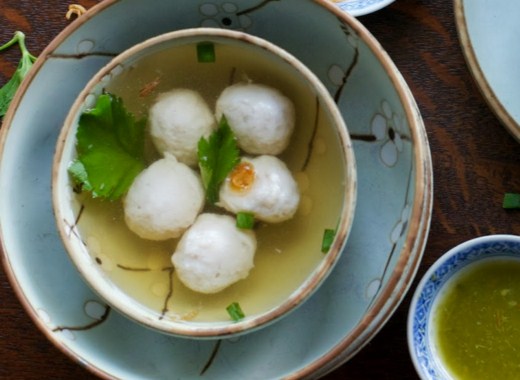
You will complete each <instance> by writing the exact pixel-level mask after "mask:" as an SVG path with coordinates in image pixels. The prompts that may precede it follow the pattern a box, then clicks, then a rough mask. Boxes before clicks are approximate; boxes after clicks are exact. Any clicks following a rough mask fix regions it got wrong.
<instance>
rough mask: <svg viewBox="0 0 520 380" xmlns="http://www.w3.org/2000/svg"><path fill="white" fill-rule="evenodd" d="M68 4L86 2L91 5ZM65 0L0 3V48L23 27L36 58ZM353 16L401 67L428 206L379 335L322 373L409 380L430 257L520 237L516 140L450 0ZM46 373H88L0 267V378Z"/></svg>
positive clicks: (7, 64) (1, 77) (4, 73)
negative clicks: (423, 236) (425, 151)
mask: <svg viewBox="0 0 520 380" xmlns="http://www.w3.org/2000/svg"><path fill="white" fill-rule="evenodd" d="M77 2H78V3H80V4H82V5H84V6H86V7H87V8H88V7H90V6H93V5H94V4H96V3H97V2H98V1H97V0H78V1H77ZM68 4H69V2H68V1H65V0H0V44H1V43H3V42H6V41H8V40H9V39H10V38H11V36H12V34H13V32H14V31H16V30H22V31H23V32H25V33H26V35H27V37H28V40H27V45H28V47H29V49H30V51H31V52H32V53H33V54H35V55H38V54H39V53H40V52H41V51H42V49H43V48H44V47H45V46H46V45H47V44H48V43H49V42H50V41H51V40H52V39H53V38H54V37H55V36H56V35H57V34H58V33H59V32H60V31H61V30H62V29H63V28H64V27H65V26H67V25H68V23H69V22H70V21H67V20H66V19H65V13H66V12H67V8H68ZM151 6H153V5H151ZM359 19H360V21H361V22H362V23H363V24H364V25H365V26H366V27H367V28H368V29H369V30H370V31H371V32H372V33H373V34H374V36H375V37H376V38H377V39H378V40H379V41H380V43H381V44H382V46H383V47H384V48H385V49H386V50H387V52H388V53H389V55H390V56H391V58H392V59H393V61H394V62H395V64H396V65H397V67H398V68H399V69H400V70H401V72H402V74H403V76H404V78H405V79H406V81H407V82H408V85H409V86H410V88H411V90H412V92H413V94H414V96H415V98H416V100H417V103H418V105H419V108H420V110H421V113H422V116H423V119H424V123H425V126H426V130H427V133H428V138H429V142H430V147H431V152H432V157H433V168H434V186H435V191H434V209H433V216H432V221H431V230H430V234H429V238H428V244H427V246H426V250H425V253H424V258H423V260H422V263H421V265H420V268H419V271H418V274H417V277H416V280H415V281H414V283H413V285H412V288H411V290H410V291H409V293H408V295H407V297H406V298H405V299H404V301H403V302H402V303H401V305H400V307H399V308H398V310H397V311H396V312H395V314H394V315H393V317H392V318H391V319H390V320H389V322H388V323H387V324H386V325H385V327H384V328H383V329H382V330H381V331H380V332H379V333H378V335H377V336H376V337H375V338H374V339H373V340H372V341H371V342H370V343H368V345H367V346H366V347H365V348H364V349H363V350H362V351H361V352H359V353H358V354H357V355H356V356H355V357H354V358H353V359H352V360H350V361H349V362H347V363H346V364H344V365H343V366H342V367H341V368H339V369H337V370H336V371H334V372H333V373H331V374H329V375H327V376H326V378H327V379H345V378H348V379H379V380H382V379H400V380H406V379H416V378H417V375H416V373H415V370H414V368H413V365H412V362H411V360H410V357H409V354H408V348H407V343H406V318H407V312H408V307H409V303H410V298H411V293H412V291H413V289H415V286H416V284H417V282H418V279H419V278H420V276H421V275H422V274H423V273H424V272H425V271H426V270H427V268H428V267H429V266H430V265H431V264H432V263H433V262H434V261H435V260H436V258H438V257H439V256H440V255H441V254H442V253H444V252H445V251H447V250H448V249H450V248H451V247H453V246H455V245H457V244H459V243H461V242H462V241H464V240H467V239H471V238H474V237H477V236H482V235H487V234H497V233H506V234H516V235H520V212H519V211H512V212H511V211H509V212H508V211H505V210H503V209H502V208H501V202H502V197H503V194H504V193H505V192H508V191H515V192H520V144H519V143H517V142H516V141H514V139H513V138H512V137H511V136H510V135H509V134H508V133H507V131H506V129H505V128H503V127H502V126H501V124H500V123H499V121H498V120H497V119H496V118H495V116H494V114H493V113H492V111H491V110H490V109H489V108H488V106H487V105H486V102H485V100H484V99H483V97H482V96H481V94H480V92H479V90H478V88H477V86H476V84H475V82H474V81H473V79H472V77H471V74H470V72H469V70H468V68H467V66H466V63H465V61H464V57H463V54H462V51H461V48H460V45H459V41H458V37H457V30H456V26H455V18H454V13H453V4H452V1H451V0H438V1H431V0H397V1H396V2H395V3H393V4H392V5H390V6H389V7H387V8H385V9H383V10H380V11H378V12H376V13H373V14H371V15H367V16H363V17H360V18H359ZM18 58H19V55H18V51H17V49H11V50H9V51H7V52H5V53H0V86H1V85H3V84H4V83H5V82H6V81H7V79H8V78H9V77H10V76H11V75H12V73H13V72H14V70H15V68H16V65H17V62H18ZM0 196H1V194H0ZM46 378H52V379H77V378H82V379H87V378H94V376H93V375H91V374H90V373H88V372H86V371H85V370H84V369H82V368H81V367H80V366H79V365H77V364H75V363H74V362H73V361H72V360H70V359H69V358H68V357H66V356H65V355H64V354H63V353H61V351H59V350H58V349H57V348H55V347H54V346H53V345H52V344H51V343H50V342H48V341H47V340H46V338H45V337H44V335H43V334H42V333H41V332H40V331H39V330H38V329H37V328H36V327H35V325H34V324H33V323H32V321H31V319H30V318H29V316H28V315H27V314H26V313H25V311H24V309H23V308H22V306H21V304H20V302H19V301H18V299H17V298H16V295H15V293H14V291H13V290H12V288H11V286H10V284H9V282H8V280H7V278H6V276H5V274H4V273H3V271H2V270H0V379H46Z"/></svg>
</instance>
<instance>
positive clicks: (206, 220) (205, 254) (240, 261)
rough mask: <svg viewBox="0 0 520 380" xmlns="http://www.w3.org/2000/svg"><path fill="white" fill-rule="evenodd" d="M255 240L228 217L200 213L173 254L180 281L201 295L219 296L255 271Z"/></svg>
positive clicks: (248, 232) (251, 233)
mask: <svg viewBox="0 0 520 380" xmlns="http://www.w3.org/2000/svg"><path fill="white" fill-rule="evenodd" d="M255 250H256V237H255V234H254V232H253V231H251V230H241V229H239V228H238V227H236V221H235V219H234V218H232V217H231V216H228V215H217V214H209V213H206V214H201V215H199V217H198V218H197V220H196V221H195V223H193V225H192V226H191V227H190V228H189V229H188V230H187V231H186V232H185V233H184V235H183V236H182V238H181V240H180V241H179V244H178V245H177V249H176V251H175V252H174V254H173V255H172V263H173V265H174V267H175V271H176V273H177V275H178V276H179V279H180V280H181V281H182V283H183V284H184V285H186V286H187V287H188V288H190V289H192V290H194V291H197V292H201V293H216V292H219V291H221V290H223V289H224V288H226V287H228V286H230V285H231V284H233V283H235V282H237V281H239V280H241V279H244V278H246V277H247V276H248V275H249V271H250V270H251V269H252V268H253V266H254V264H253V259H254V255H255Z"/></svg>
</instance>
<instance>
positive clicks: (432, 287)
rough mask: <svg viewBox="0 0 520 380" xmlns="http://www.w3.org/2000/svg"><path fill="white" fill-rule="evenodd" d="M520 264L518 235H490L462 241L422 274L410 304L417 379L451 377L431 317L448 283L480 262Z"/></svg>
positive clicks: (411, 345) (411, 346) (410, 342)
mask: <svg viewBox="0 0 520 380" xmlns="http://www.w3.org/2000/svg"><path fill="white" fill-rule="evenodd" d="M511 259H512V260H517V261H520V236H515V235H490V236H483V237H479V238H475V239H472V240H469V241H467V242H464V243H462V244H460V245H458V246H456V247H455V248H453V249H451V250H449V251H448V252H446V253H445V254H444V255H442V256H441V257H440V258H439V259H438V260H437V261H436V262H435V263H434V264H433V265H432V266H431V267H430V268H429V269H428V271H427V272H426V273H425V274H424V276H423V278H422V279H421V281H420V282H419V285H418V286H417V288H416V290H415V293H414V295H413V298H412V302H411V305H410V311H409V315H408V328H407V335H408V346H409V349H410V355H411V357H412V361H413V364H414V366H415V369H416V370H417V373H418V374H419V376H420V377H421V379H425V380H433V379H452V378H455V377H454V376H453V375H452V374H451V373H450V370H449V369H448V367H447V366H446V365H445V363H444V362H443V360H442V357H441V355H440V354H439V345H438V343H437V341H436V339H435V338H434V337H435V323H434V315H435V311H436V310H437V309H436V307H437V305H438V304H439V300H440V299H442V296H443V295H444V294H445V293H446V291H447V290H448V289H450V284H453V283H454V281H455V280H456V279H457V278H459V276H460V275H462V274H464V273H467V270H468V269H471V268H474V267H475V265H476V264H479V263H484V261H487V262H490V261H495V262H496V261H499V260H511Z"/></svg>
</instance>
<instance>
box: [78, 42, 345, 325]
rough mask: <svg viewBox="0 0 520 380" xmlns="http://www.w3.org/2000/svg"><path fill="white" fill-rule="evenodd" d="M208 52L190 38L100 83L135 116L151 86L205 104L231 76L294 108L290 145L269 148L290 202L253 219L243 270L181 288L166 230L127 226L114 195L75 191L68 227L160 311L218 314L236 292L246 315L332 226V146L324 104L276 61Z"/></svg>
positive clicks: (337, 184)
mask: <svg viewBox="0 0 520 380" xmlns="http://www.w3.org/2000/svg"><path fill="white" fill-rule="evenodd" d="M215 52H216V61H215V62H214V63H199V62H197V56H196V49H195V46H194V45H193V44H192V45H187V46H183V47H178V48H176V49H173V50H165V51H159V52H155V53H154V54H152V55H150V56H148V57H145V58H142V59H140V60H139V61H137V62H135V63H134V64H132V65H131V66H130V67H128V68H125V69H124V70H123V71H122V72H121V73H119V74H117V75H114V77H113V78H112V79H111V82H110V85H109V86H108V87H107V88H106V90H107V91H108V92H111V93H113V94H116V95H117V96H120V97H121V98H123V100H124V103H125V105H126V107H127V108H128V109H129V110H130V111H131V112H133V113H134V114H135V115H136V116H137V117H142V116H146V115H147V113H148V109H149V107H150V105H151V104H153V101H154V99H155V98H156V96H157V95H158V94H159V93H161V92H166V91H169V90H171V89H173V88H180V87H183V88H190V89H193V90H197V91H199V92H200V94H201V95H202V96H203V97H204V98H205V99H206V101H207V102H208V104H209V106H210V107H211V108H212V109H213V110H214V106H215V101H216V99H217V97H218V95H219V94H220V92H221V91H222V90H223V89H224V88H225V87H227V86H229V85H230V84H232V83H235V82H238V81H243V80H251V81H253V82H256V83H263V84H267V85H270V86H272V87H274V88H277V89H279V90H280V91H282V92H283V93H284V94H285V95H286V96H288V97H289V98H290V99H291V100H292V101H293V103H294V105H295V108H296V127H295V131H294V133H293V136H292V139H291V143H290V146H289V148H288V149H287V150H286V151H285V152H283V153H282V154H281V155H280V156H279V157H280V158H281V159H282V160H283V161H284V162H285V163H286V164H287V166H288V167H289V169H290V170H291V172H292V173H293V175H294V177H295V179H296V181H297V182H298V185H299V189H300V194H301V201H300V206H299V209H298V212H297V214H296V215H295V216H294V218H292V219H291V220H289V221H286V222H282V223H277V224H267V223H259V224H258V225H257V227H256V228H255V233H256V237H257V243H258V248H257V251H256V254H255V260H254V263H255V267H254V268H253V269H252V270H251V272H250V274H249V276H248V277H247V278H246V279H245V280H241V281H239V282H238V283H236V284H234V285H232V286H230V287H229V288H227V289H225V290H223V291H221V292H219V293H217V294H211V295H205V294H199V293H196V292H194V291H191V290H190V289H188V288H186V287H185V286H184V285H183V284H182V283H181V282H180V281H179V280H178V278H177V277H176V275H175V272H174V270H173V267H172V264H171V255H172V254H173V252H174V250H175V246H176V244H177V240H176V239H174V240H168V241H164V242H155V241H148V240H143V239H141V238H139V237H138V236H137V235H135V234H133V233H132V232H131V231H130V230H129V229H128V228H127V226H126V224H125V222H124V215H123V207H122V203H121V202H108V201H102V200H98V199H91V198H90V197H89V196H88V195H86V194H81V195H78V196H77V198H76V201H77V202H79V203H80V204H81V206H82V209H83V211H82V214H81V218H80V219H79V223H78V228H79V231H80V233H81V235H82V238H83V240H84V241H85V242H86V244H87V246H88V248H89V250H90V254H91V255H92V256H93V258H94V259H95V260H96V262H97V263H98V264H99V266H100V269H101V270H103V272H104V273H105V274H106V275H107V276H109V277H110V278H111V280H113V282H114V283H115V284H116V285H117V286H118V287H120V288H121V289H122V290H123V291H124V292H125V293H127V294H128V295H130V296H131V297H133V298H135V299H136V300H138V302H140V303H142V304H143V305H146V306H147V307H149V308H150V309H152V310H154V311H156V312H157V314H158V315H160V316H161V318H162V317H164V318H173V319H177V318H180V319H186V320H195V321H201V322H209V321H220V320H222V321H223V320H229V315H228V314H227V311H226V307H227V306H228V305H229V304H231V303H232V302H239V303H240V305H241V307H242V309H243V311H244V313H245V314H246V316H247V315H252V314H256V313H260V312H265V311H266V310H268V309H270V308H273V307H275V306H277V305H278V304H280V303H282V302H283V301H284V300H285V299H286V298H287V297H288V296H289V295H290V294H291V293H293V292H294V291H295V290H296V289H297V288H298V287H299V286H300V285H301V284H302V282H303V281H304V280H305V279H306V278H307V277H308V276H309V274H310V273H311V272H312V271H313V270H314V269H315V268H316V266H317V265H318V263H319V262H320V261H321V260H323V258H324V255H325V254H324V253H322V252H321V242H322V237H323V231H324V229H334V228H336V226H337V224H338V220H339V218H340V213H341V211H342V207H343V197H344V195H343V194H344V191H345V181H346V178H345V174H344V171H343V170H344V169H343V168H344V163H343V155H342V148H341V146H340V144H339V141H338V137H337V135H336V132H335V131H334V130H333V128H332V126H331V125H329V123H328V122H327V118H326V117H325V111H324V110H323V109H320V110H319V109H318V108H319V104H318V102H317V98H316V96H315V95H314V94H310V93H309V91H308V89H307V88H306V84H302V82H301V81H300V80H299V79H298V78H297V77H295V76H294V75H293V74H291V73H290V71H289V70H288V69H287V66H286V65H279V64H278V63H275V62H274V61H273V60H272V58H270V57H268V56H266V55H265V54H263V53H261V52H259V51H258V50H256V49H249V51H247V52H246V53H244V51H243V50H239V49H238V48H237V47H234V46H228V45H225V44H219V43H215ZM143 94H144V95H143ZM148 147H149V149H148V151H149V152H148V153H149V154H148V156H149V160H150V162H152V161H153V160H154V159H156V158H157V157H158V154H157V153H156V152H155V151H154V149H153V147H152V145H151V144H150V143H149V144H148ZM215 209H216V208H215V207H212V208H211V210H212V211H214V210H215ZM217 209H218V208H217ZM207 210H208V207H206V208H205V211H207Z"/></svg>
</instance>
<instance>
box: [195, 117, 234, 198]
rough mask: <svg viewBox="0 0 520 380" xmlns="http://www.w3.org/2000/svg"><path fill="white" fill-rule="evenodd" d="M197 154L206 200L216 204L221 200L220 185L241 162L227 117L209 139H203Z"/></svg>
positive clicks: (222, 119) (221, 120)
mask: <svg viewBox="0 0 520 380" xmlns="http://www.w3.org/2000/svg"><path fill="white" fill-rule="evenodd" d="M197 154H198V158H199V168H200V174H201V177H202V183H203V185H204V188H205V190H206V200H207V201H208V202H209V203H210V204H215V203H216V202H218V199H219V189H220V185H221V184H222V182H224V180H225V179H226V177H227V175H228V174H229V173H230V172H231V171H232V170H233V168H234V167H235V166H236V165H237V164H238V163H239V162H240V156H239V155H240V152H239V149H238V147H237V142H236V138H235V135H234V133H233V131H232V130H231V128H230V126H229V124H228V122H227V120H226V117H225V116H222V118H221V119H220V121H219V125H218V128H217V130H215V131H214V132H213V133H212V134H211V135H210V136H209V139H205V138H204V137H201V139H200V140H199V144H198V151H197Z"/></svg>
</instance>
